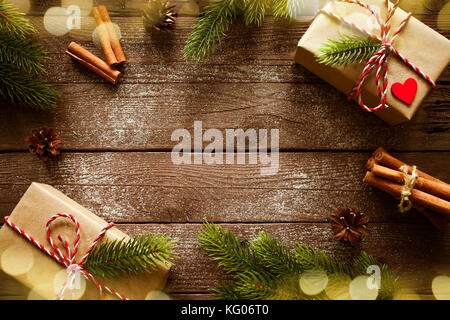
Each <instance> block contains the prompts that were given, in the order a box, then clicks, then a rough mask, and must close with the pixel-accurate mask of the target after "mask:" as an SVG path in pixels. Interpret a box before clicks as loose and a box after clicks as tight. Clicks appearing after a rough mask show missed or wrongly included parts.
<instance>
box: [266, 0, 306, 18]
mask: <svg viewBox="0 0 450 320" xmlns="http://www.w3.org/2000/svg"><path fill="white" fill-rule="evenodd" d="M303 1H309V0H295V1H289V0H276V1H274V2H273V6H272V13H273V16H274V17H275V18H277V19H283V20H289V21H290V20H292V18H294V17H297V16H298V15H299V14H300V12H301V10H302V8H304V6H305V5H304V3H303Z"/></svg>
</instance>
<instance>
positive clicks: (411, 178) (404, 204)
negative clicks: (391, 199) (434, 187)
mask: <svg viewBox="0 0 450 320" xmlns="http://www.w3.org/2000/svg"><path fill="white" fill-rule="evenodd" d="M400 171H401V172H403V182H404V183H403V186H402V191H401V193H400V203H399V205H398V209H399V211H400V212H401V213H405V212H407V211H409V210H411V208H412V202H411V200H410V199H409V197H410V196H411V192H412V190H413V189H414V187H415V185H416V182H417V178H418V174H417V168H416V166H413V167H412V170H411V175H409V174H408V172H409V167H408V166H401V167H400Z"/></svg>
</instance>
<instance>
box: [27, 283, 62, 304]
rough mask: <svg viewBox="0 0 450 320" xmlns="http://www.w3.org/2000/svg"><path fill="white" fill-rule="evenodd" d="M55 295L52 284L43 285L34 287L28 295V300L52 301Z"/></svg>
mask: <svg viewBox="0 0 450 320" xmlns="http://www.w3.org/2000/svg"><path fill="white" fill-rule="evenodd" d="M55 296H56V295H55V293H54V290H53V286H52V283H51V282H48V283H41V284H38V285H37V286H35V287H33V288H32V289H31V291H30V292H29V293H28V297H27V299H28V300H50V299H54V298H55Z"/></svg>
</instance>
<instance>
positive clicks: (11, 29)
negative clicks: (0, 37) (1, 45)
mask: <svg viewBox="0 0 450 320" xmlns="http://www.w3.org/2000/svg"><path fill="white" fill-rule="evenodd" d="M24 15H25V14H23V13H22V12H20V11H18V10H17V9H16V8H15V7H14V6H13V5H12V4H10V3H8V2H6V1H4V0H0V33H2V34H3V33H8V34H10V35H14V36H17V37H19V38H25V37H26V36H27V35H28V34H30V33H32V32H34V31H35V28H34V27H33V25H32V24H31V23H30V21H29V20H28V19H27V18H25V17H24Z"/></svg>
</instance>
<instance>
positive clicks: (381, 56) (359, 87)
mask: <svg viewBox="0 0 450 320" xmlns="http://www.w3.org/2000/svg"><path fill="white" fill-rule="evenodd" d="M337 1H341V2H348V3H353V4H357V5H359V6H360V7H363V8H365V9H367V10H368V11H369V12H370V14H371V15H373V16H374V17H375V20H376V21H377V23H378V24H379V26H380V28H381V37H379V36H377V35H376V34H373V33H372V32H369V31H367V30H366V29H364V28H362V27H360V26H358V25H356V24H355V23H353V22H351V21H349V20H347V19H346V18H344V17H342V16H340V15H337V14H335V13H333V12H331V11H329V10H327V9H321V10H320V11H321V12H322V13H325V14H327V15H329V16H331V17H333V18H336V19H338V20H339V21H341V22H344V23H345V24H348V25H350V26H352V27H353V28H355V29H356V30H358V31H360V32H362V33H364V34H366V35H368V36H369V37H373V38H375V39H377V40H378V41H379V42H380V43H381V46H380V49H379V50H378V51H377V52H376V53H375V54H374V55H373V56H372V57H371V58H370V59H369V60H368V61H367V63H366V64H365V66H364V69H363V72H362V75H361V77H360V79H359V81H358V82H357V83H356V84H355V86H354V87H353V90H352V92H351V93H350V95H349V99H352V98H353V97H356V99H357V101H358V103H359V105H360V106H361V107H362V108H363V109H364V110H366V111H369V112H374V111H379V110H383V109H386V108H388V107H389V106H388V105H387V104H386V97H387V92H388V64H387V61H388V57H389V55H390V54H391V53H392V52H394V53H395V54H396V55H397V56H398V57H399V58H400V59H401V60H402V61H403V62H404V63H405V64H406V65H408V66H409V67H410V68H412V69H413V70H414V71H415V72H416V73H417V74H419V75H420V76H421V77H422V78H424V79H425V80H426V81H427V82H428V83H429V84H430V85H431V86H432V87H433V88H435V87H436V83H435V82H434V81H433V80H432V79H431V78H430V77H429V76H428V75H426V74H425V73H424V72H423V71H422V70H420V69H419V68H418V67H417V66H415V65H414V64H413V63H411V62H410V61H409V60H408V59H407V58H406V57H405V56H403V55H402V54H401V53H400V52H399V51H398V50H397V49H395V48H394V47H393V43H394V41H395V39H396V38H397V36H398V35H399V33H400V32H402V31H403V29H404V27H405V25H406V23H407V22H408V20H409V18H410V17H411V12H408V14H407V16H406V17H405V19H403V20H402V22H401V23H400V24H399V26H398V28H397V30H396V31H395V32H394V33H393V34H392V37H391V19H392V17H393V16H394V14H395V11H396V10H397V7H398V5H399V4H400V2H401V0H397V2H395V3H394V4H391V3H390V2H389V0H385V3H386V6H387V8H388V14H387V17H386V20H385V22H384V23H382V21H381V18H380V15H379V14H378V13H377V12H376V11H375V10H374V9H373V8H372V7H371V6H370V5H368V4H366V3H364V2H361V1H359V0H337ZM374 69H376V85H377V88H378V96H379V97H380V102H379V104H378V106H376V107H369V106H367V105H366V104H365V103H364V101H363V99H362V91H363V88H364V82H365V81H366V79H367V78H368V76H369V75H370V74H371V73H372V71H373V70H374Z"/></svg>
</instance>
